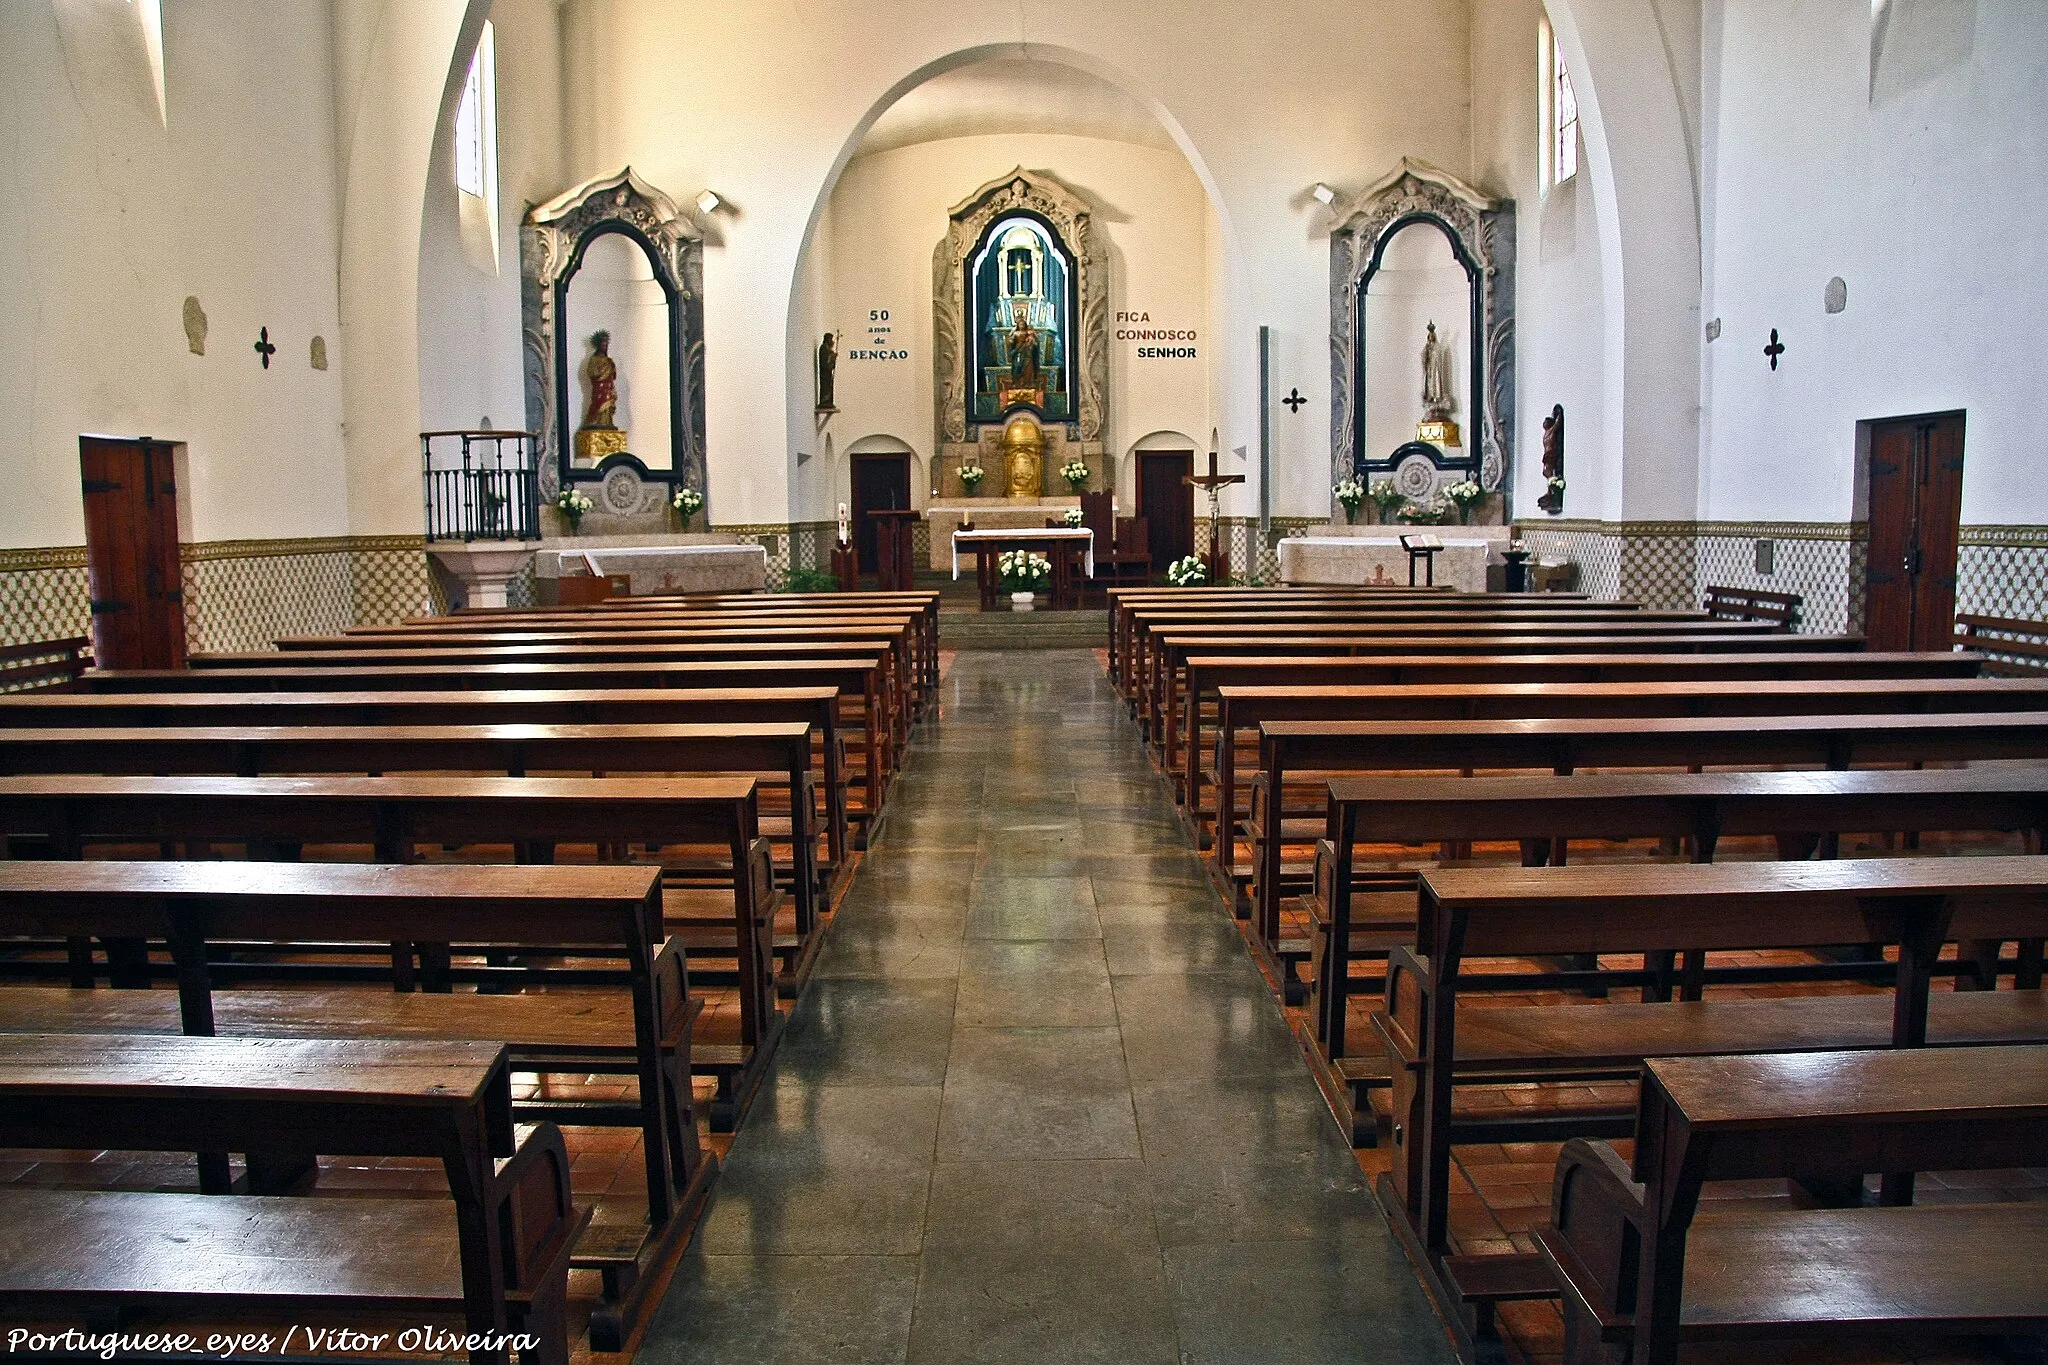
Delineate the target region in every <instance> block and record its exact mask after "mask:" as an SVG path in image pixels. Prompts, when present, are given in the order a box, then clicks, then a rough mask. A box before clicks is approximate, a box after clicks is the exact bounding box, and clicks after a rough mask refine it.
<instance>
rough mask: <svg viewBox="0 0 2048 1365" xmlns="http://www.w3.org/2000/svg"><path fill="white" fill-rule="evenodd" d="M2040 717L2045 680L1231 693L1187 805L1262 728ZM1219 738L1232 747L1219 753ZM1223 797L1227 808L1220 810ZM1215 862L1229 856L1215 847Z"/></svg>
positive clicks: (1222, 746) (1220, 703)
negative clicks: (1575, 719)
mask: <svg viewBox="0 0 2048 1365" xmlns="http://www.w3.org/2000/svg"><path fill="white" fill-rule="evenodd" d="M2044 709H2048V679H2043V680H2040V681H2038V682H2036V681H2033V680H2020V679H2012V678H1948V677H1930V678H1898V677H1885V678H1832V679H1830V678H1804V679H1800V680H1798V681H1781V680H1773V679H1762V678H1757V679H1744V680H1741V681H1733V680H1726V679H1713V678H1702V679H1697V680H1695V679H1687V680H1682V681H1662V680H1657V681H1650V680H1644V681H1634V680H1630V681H1603V682H1565V681H1547V682H1519V681H1501V682H1487V683H1428V684H1410V685H1404V686H1337V687H1301V686H1280V687H1260V686H1250V687H1247V686H1239V685H1229V686H1225V687H1221V688H1219V689H1217V724H1216V729H1215V732H1214V744H1213V747H1212V749H1211V754H1212V756H1213V759H1214V762H1215V773H1216V778H1215V785H1214V788H1213V790H1214V792H1215V799H1214V801H1213V802H1211V801H1208V800H1206V799H1205V794H1206V792H1205V786H1204V784H1203V782H1202V775H1203V771H1202V765H1201V764H1200V763H1199V762H1195V761H1193V760H1195V759H1196V758H1197V757H1198V756H1199V755H1198V752H1197V751H1194V750H1191V751H1190V754H1189V758H1190V763H1189V766H1188V770H1187V792H1188V796H1187V799H1186V805H1187V808H1188V813H1189V815H1190V817H1191V818H1192V819H1194V820H1195V821H1196V822H1198V824H1201V825H1207V824H1209V823H1210V822H1211V821H1214V820H1216V819H1220V816H1219V814H1218V813H1219V812H1221V811H1223V810H1227V809H1232V808H1233V804H1234V802H1235V800H1236V799H1237V797H1238V788H1239V785H1240V784H1239V781H1238V773H1239V771H1240V769H1239V767H1238V764H1239V763H1240V762H1241V761H1242V759H1243V757H1244V754H1245V746H1246V742H1247V740H1249V741H1250V742H1251V745H1252V752H1253V761H1254V762H1256V743H1257V734H1258V727H1259V726H1260V725H1262V724H1264V723H1265V722H1266V721H1269V720H1272V721H1282V720H1290V721H1301V720H1436V719H1441V720H1454V719H1463V720H1485V719H1492V718H1518V717H1567V716H1588V717H1593V716H1599V717H1606V716H1613V717H1624V716H1675V715H1683V716H1779V715H1818V714H1831V715H1852V714H1853V715H1860V714H1910V715H1924V714H1929V713H1940V712H1953V711H2023V710H2044ZM1225 736H1228V737H1229V740H1230V742H1229V743H1228V744H1227V745H1226V743H1225ZM1226 797H1228V798H1229V801H1228V802H1226ZM1217 852H1218V859H1219V863H1221V865H1222V866H1223V867H1224V868H1226V869H1227V868H1228V866H1229V864H1228V863H1227V862H1223V861H1222V860H1223V859H1224V858H1225V857H1226V855H1227V852H1228V848H1227V845H1226V844H1225V843H1223V842H1220V841H1219V842H1218V844H1217Z"/></svg>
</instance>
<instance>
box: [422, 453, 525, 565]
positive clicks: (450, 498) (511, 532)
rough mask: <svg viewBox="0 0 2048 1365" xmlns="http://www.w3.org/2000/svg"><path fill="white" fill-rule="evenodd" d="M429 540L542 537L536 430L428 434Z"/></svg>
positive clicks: (425, 457) (424, 460) (424, 461)
mask: <svg viewBox="0 0 2048 1365" xmlns="http://www.w3.org/2000/svg"><path fill="white" fill-rule="evenodd" d="M420 464H421V468H422V471H423V477H424V480H425V484H426V503H427V539H428V540H429V541H435V540H538V539H540V475H539V472H538V471H537V470H536V469H535V468H534V465H533V433H532V432H530V431H489V430H485V431H423V432H421V433H420Z"/></svg>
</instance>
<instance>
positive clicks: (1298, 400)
mask: <svg viewBox="0 0 2048 1365" xmlns="http://www.w3.org/2000/svg"><path fill="white" fill-rule="evenodd" d="M1280 401H1281V403H1283V404H1284V405H1286V408H1287V410H1288V411H1289V412H1294V413H1298V412H1300V411H1301V405H1302V404H1304V403H1306V402H1308V399H1307V398H1306V397H1304V396H1303V395H1302V392H1301V389H1300V387H1299V386H1296V387H1295V388H1291V389H1289V390H1288V391H1287V396H1286V397H1285V398H1283V399H1281V400H1280Z"/></svg>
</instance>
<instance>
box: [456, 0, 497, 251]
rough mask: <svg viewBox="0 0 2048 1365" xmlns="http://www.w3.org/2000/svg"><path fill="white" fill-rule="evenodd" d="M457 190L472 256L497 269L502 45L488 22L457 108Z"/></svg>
mask: <svg viewBox="0 0 2048 1365" xmlns="http://www.w3.org/2000/svg"><path fill="white" fill-rule="evenodd" d="M455 188H456V190H457V191H458V193H457V195H456V199H457V205H456V208H457V212H458V213H459V214H460V216H461V221H462V238H463V245H464V247H465V248H466V249H467V251H468V254H469V257H470V260H471V262H472V263H473V264H475V265H476V266H477V267H478V268H479V269H481V270H485V271H487V272H488V273H490V274H496V273H497V271H498V44H497V32H496V29H495V28H494V27H493V26H492V24H491V22H490V21H489V20H485V21H484V31H483V33H482V35H481V36H480V37H479V38H478V39H477V44H476V56H475V57H473V58H471V59H470V63H469V77H468V79H467V80H465V81H464V82H463V85H462V99H461V100H460V101H459V102H458V103H457V104H456V106H455Z"/></svg>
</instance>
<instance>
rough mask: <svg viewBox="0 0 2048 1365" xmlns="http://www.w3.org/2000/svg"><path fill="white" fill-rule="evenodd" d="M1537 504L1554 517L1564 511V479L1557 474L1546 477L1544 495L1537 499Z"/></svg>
mask: <svg viewBox="0 0 2048 1365" xmlns="http://www.w3.org/2000/svg"><path fill="white" fill-rule="evenodd" d="M1536 505H1537V506H1538V507H1541V508H1542V509H1543V510H1544V511H1546V512H1548V513H1550V515H1552V516H1553V517H1554V516H1558V515H1560V514H1561V513H1563V511H1564V480H1563V479H1560V478H1558V477H1556V476H1555V475H1553V476H1551V477H1550V478H1547V479H1545V480H1544V481H1543V496H1542V497H1540V498H1538V499H1537V500H1536Z"/></svg>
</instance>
